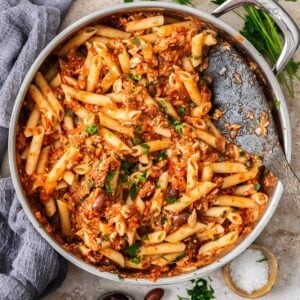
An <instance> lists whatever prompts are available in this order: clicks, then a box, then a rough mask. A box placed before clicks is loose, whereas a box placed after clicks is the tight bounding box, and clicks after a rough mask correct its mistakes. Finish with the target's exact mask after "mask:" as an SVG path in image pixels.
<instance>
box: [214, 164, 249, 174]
mask: <svg viewBox="0 0 300 300" xmlns="http://www.w3.org/2000/svg"><path fill="white" fill-rule="evenodd" d="M212 169H213V172H214V173H245V172H247V171H248V169H247V167H246V166H245V165H244V164H242V163H233V162H218V163H212Z"/></svg>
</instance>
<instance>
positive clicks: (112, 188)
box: [104, 184, 114, 195]
mask: <svg viewBox="0 0 300 300" xmlns="http://www.w3.org/2000/svg"><path fill="white" fill-rule="evenodd" d="M104 189H105V191H106V192H107V193H108V194H110V195H112V193H113V192H114V187H113V186H112V185H110V184H105V185H104Z"/></svg>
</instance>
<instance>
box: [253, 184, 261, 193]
mask: <svg viewBox="0 0 300 300" xmlns="http://www.w3.org/2000/svg"><path fill="white" fill-rule="evenodd" d="M260 187H261V185H260V184H259V183H255V184H254V189H255V190H256V191H259V189H260Z"/></svg>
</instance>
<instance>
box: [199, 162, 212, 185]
mask: <svg viewBox="0 0 300 300" xmlns="http://www.w3.org/2000/svg"><path fill="white" fill-rule="evenodd" d="M213 176H214V172H213V167H212V163H205V165H204V168H203V170H202V176H201V180H202V181H212V179H213Z"/></svg>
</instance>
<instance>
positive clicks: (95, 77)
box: [86, 56, 102, 92]
mask: <svg viewBox="0 0 300 300" xmlns="http://www.w3.org/2000/svg"><path fill="white" fill-rule="evenodd" d="M101 67H102V60H101V58H100V57H99V56H93V58H92V59H91V63H90V68H89V73H88V76H87V80H86V90H87V91H88V92H94V91H95V90H96V88H97V84H98V81H99V75H100V71H101Z"/></svg>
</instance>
